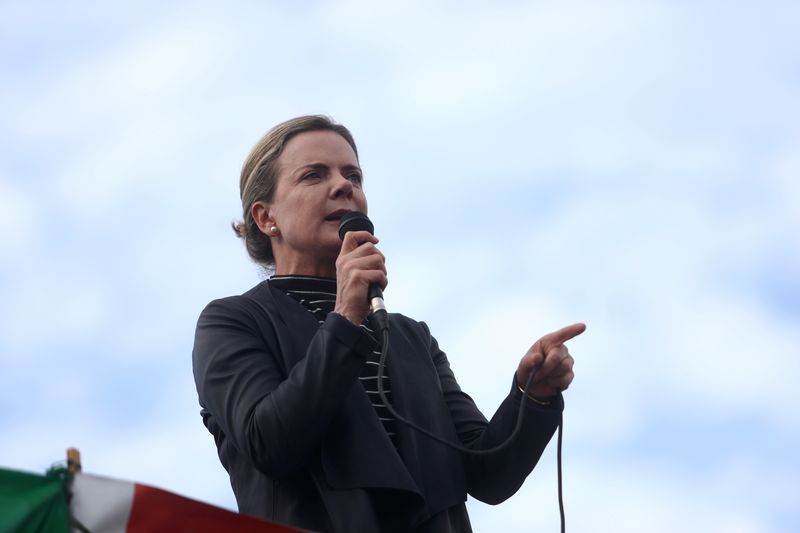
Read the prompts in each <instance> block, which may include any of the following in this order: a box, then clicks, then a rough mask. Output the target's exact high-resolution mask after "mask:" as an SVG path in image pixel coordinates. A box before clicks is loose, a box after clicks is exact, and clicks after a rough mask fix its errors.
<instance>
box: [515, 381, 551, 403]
mask: <svg viewBox="0 0 800 533" xmlns="http://www.w3.org/2000/svg"><path fill="white" fill-rule="evenodd" d="M517 388H518V389H519V391H520V392H521V393H522V394H525V389H523V388H522V387H520V386H519V383H517ZM526 396H528V399H529V400H531V401H532V402H533V403H538V404H539V405H550V402H544V401H542V400H537V399H536V398H534V397H533V396H531V395H530V394H527V395H526Z"/></svg>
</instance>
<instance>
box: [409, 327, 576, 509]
mask: <svg viewBox="0 0 800 533" xmlns="http://www.w3.org/2000/svg"><path fill="white" fill-rule="evenodd" d="M422 325H423V327H424V328H425V331H426V333H428V338H429V339H430V345H429V351H430V354H431V357H432V358H433V362H434V365H435V366H436V371H437V373H438V374H439V381H440V382H441V384H442V393H443V394H444V399H445V402H446V403H447V406H448V409H449V410H450V416H451V417H452V419H453V424H454V425H455V428H456V432H457V434H458V437H459V439H460V440H461V442H462V443H463V444H464V445H465V446H467V447H468V448H471V449H474V450H486V449H489V448H492V447H494V446H497V445H498V444H501V443H502V442H503V441H505V440H506V439H507V438H508V437H509V435H511V433H512V432H513V431H514V427H515V426H516V423H517V416H518V414H519V409H520V404H521V400H522V393H521V392H520V391H519V389H517V387H516V376H515V377H514V382H513V383H512V387H511V391H510V392H509V394H508V396H506V398H505V399H504V400H503V402H502V403H501V404H500V407H499V408H498V409H497V411H496V412H495V414H494V416H492V419H491V420H490V421H489V422H487V421H486V418H484V416H483V415H482V414H481V412H480V411H479V410H478V408H477V406H476V405H475V403H474V402H473V400H472V398H470V397H469V396H468V395H467V394H465V393H464V392H463V391H462V390H461V388H460V387H459V385H458V383H457V382H456V378H455V375H454V374H453V371H452V370H451V369H450V363H449V362H448V361H447V356H446V355H445V353H444V352H443V351H442V350H441V349H439V345H438V343H437V342H436V339H434V338H433V337H432V336H430V332H429V330H428V328H427V326H426V325H425V324H424V323H423V324H422ZM563 407H564V404H563V399H562V397H561V396H560V395H559V396H558V397H557V398H556V399H555V400H554V401H553V402H552V403H551V404H550V405H549V406H539V405H536V404H535V403H534V402H531V401H529V400H527V399H526V400H525V402H524V404H523V409H525V413H524V415H523V421H522V428H521V429H520V432H519V433H518V434H517V436H516V438H515V439H514V440H513V441H512V442H511V443H510V444H509V445H508V446H507V447H506V448H504V449H502V450H500V451H498V452H496V453H493V454H489V455H468V456H465V458H464V467H465V471H466V474H467V491H468V492H469V493H470V494H471V495H472V496H473V497H474V498H476V499H478V500H480V501H482V502H484V503H488V504H492V505H495V504H498V503H501V502H503V501H505V500H506V499H508V498H510V497H511V496H513V495H514V493H516V492H517V490H519V488H520V487H521V486H522V483H523V482H524V481H525V478H526V477H527V476H528V474H530V473H531V471H532V470H533V468H534V467H535V466H536V463H537V462H538V461H539V458H540V457H541V455H542V453H543V452H544V449H545V447H546V446H547V443H548V442H549V441H550V439H551V438H552V436H553V433H555V430H556V428H557V427H558V424H559V422H560V420H561V411H562V410H563Z"/></svg>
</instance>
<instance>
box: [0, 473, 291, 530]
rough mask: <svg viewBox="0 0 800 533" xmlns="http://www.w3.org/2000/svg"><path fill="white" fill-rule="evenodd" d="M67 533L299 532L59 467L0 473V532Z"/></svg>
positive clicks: (213, 507)
mask: <svg viewBox="0 0 800 533" xmlns="http://www.w3.org/2000/svg"><path fill="white" fill-rule="evenodd" d="M53 470H59V469H53ZM68 490H69V492H68ZM68 494H69V496H68ZM67 502H69V503H67ZM70 531H72V532H73V533H85V532H91V533H144V532H147V533H150V532H159V531H168V532H177V533H180V532H184V531H186V532H189V531H191V532H196V533H211V532H219V531H236V532H237V533H238V532H242V533H296V532H297V531H299V530H297V529H294V528H290V527H288V526H283V525H279V524H273V523H269V522H266V521H263V520H259V519H257V518H253V517H250V516H246V515H241V514H239V513H235V512H232V511H228V510H226V509H222V508H220V507H215V506H213V505H209V504H207V503H203V502H199V501H197V500H192V499H189V498H185V497H183V496H179V495H178V494H174V493H172V492H168V491H165V490H161V489H158V488H155V487H151V486H148V485H143V484H141V483H131V482H127V481H121V480H116V479H112V478H107V477H101V476H95V475H91V474H83V473H76V474H67V473H66V469H63V468H61V469H60V470H59V471H58V472H55V471H54V472H48V474H47V475H45V476H40V475H36V474H29V473H25V472H16V471H12V470H2V469H0V533H12V532H14V533H17V532H19V533H22V532H26V533H27V532H46V533H50V532H53V533H69V532H70Z"/></svg>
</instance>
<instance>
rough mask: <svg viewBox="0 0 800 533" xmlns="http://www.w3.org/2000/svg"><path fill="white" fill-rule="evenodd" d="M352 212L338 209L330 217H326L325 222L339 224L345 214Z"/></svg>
mask: <svg viewBox="0 0 800 533" xmlns="http://www.w3.org/2000/svg"><path fill="white" fill-rule="evenodd" d="M350 211H352V209H337V210H336V211H334V212H333V213H330V214H329V215H328V216H326V217H325V220H328V221H336V222H338V221H339V220H341V218H342V217H343V216H344V215H345V214H347V213H349V212H350Z"/></svg>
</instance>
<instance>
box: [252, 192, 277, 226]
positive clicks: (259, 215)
mask: <svg viewBox="0 0 800 533" xmlns="http://www.w3.org/2000/svg"><path fill="white" fill-rule="evenodd" d="M250 214H251V215H252V216H253V220H254V221H255V223H256V225H257V226H258V229H260V230H261V232H262V233H264V234H266V235H269V228H271V227H272V226H274V225H275V220H274V219H273V218H272V214H271V211H270V205H269V204H268V203H266V202H262V201H261V200H259V201H258V202H255V203H253V207H251V208H250Z"/></svg>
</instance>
